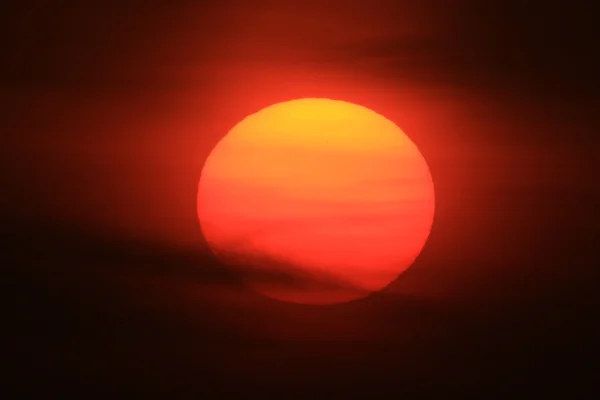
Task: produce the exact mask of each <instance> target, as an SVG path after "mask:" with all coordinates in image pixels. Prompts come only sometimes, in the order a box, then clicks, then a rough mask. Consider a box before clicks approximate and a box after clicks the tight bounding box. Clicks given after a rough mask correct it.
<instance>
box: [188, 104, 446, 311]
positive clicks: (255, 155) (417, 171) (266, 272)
mask: <svg viewBox="0 0 600 400" xmlns="http://www.w3.org/2000/svg"><path fill="white" fill-rule="evenodd" d="M197 200H198V202H197V206H198V209H197V210H198V217H199V220H200V224H201V228H202V231H203V233H204V236H205V238H206V240H207V242H208V244H209V246H210V248H211V250H212V251H213V252H214V254H215V255H216V256H217V258H219V259H220V260H221V261H222V262H223V263H224V264H226V265H228V266H229V267H231V268H233V269H235V270H236V271H238V273H239V274H240V276H241V277H242V279H243V280H244V282H245V283H246V284H247V285H248V286H249V287H250V288H252V289H253V290H255V291H257V292H259V293H262V294H263V295H266V296H268V297H271V298H275V299H278V300H283V301H289V302H295V303H307V304H331V303H340V302H347V301H351V300H355V299H358V298H362V297H366V296H368V295H369V294H370V293H373V292H376V291H379V290H381V289H383V288H384V287H386V286H387V285H388V284H389V283H390V282H392V281H393V280H395V279H396V278H397V277H398V276H399V275H400V274H401V273H402V272H403V271H405V270H406V269H407V268H409V267H410V265H411V264H412V263H413V262H414V260H415V258H416V257H417V256H418V254H419V253H420V252H421V250H422V248H423V246H424V244H425V241H426V240H427V237H428V235H429V232H430V229H431V225H432V222H433V214H434V207H435V199H434V189H433V182H432V180H431V175H430V173H429V168H428V166H427V164H426V162H425V159H424V158H423V156H422V155H421V153H420V152H419V150H418V149H417V147H416V146H415V145H414V143H413V142H412V141H411V140H410V139H409V138H408V137H407V136H406V134H404V132H403V131H402V130H401V129H400V128H399V127H398V126H396V125H395V124H394V123H393V122H391V121H390V120H388V119H386V118H384V117H383V116H381V115H379V114H377V113H376V112H374V111H372V110H370V109H368V108H365V107H362V106H358V105H355V104H351V103H347V102H343V101H337V100H329V99H301V100H292V101H288V102H283V103H278V104H275V105H272V106H270V107H267V108H264V109H262V110H260V111H258V112H256V113H254V114H252V115H249V116H248V117H246V118H245V119H243V120H242V121H241V122H239V123H238V124H237V125H236V126H234V127H233V129H231V131H230V132H229V133H228V134H227V135H226V136H225V137H224V138H223V139H222V140H221V141H220V142H219V143H218V144H217V146H216V147H215V148H214V150H213V151H212V153H211V154H210V155H209V157H208V159H207V160H206V163H205V165H204V168H203V170H202V175H201V178H200V183H199V188H198V199H197Z"/></svg>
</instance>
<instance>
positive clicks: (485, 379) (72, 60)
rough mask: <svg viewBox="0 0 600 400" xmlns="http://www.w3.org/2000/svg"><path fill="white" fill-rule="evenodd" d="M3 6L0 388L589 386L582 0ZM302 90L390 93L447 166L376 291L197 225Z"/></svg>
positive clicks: (359, 97)
mask: <svg viewBox="0 0 600 400" xmlns="http://www.w3.org/2000/svg"><path fill="white" fill-rule="evenodd" d="M3 7H6V8H5V9H4V10H3V11H2V17H1V18H2V28H1V29H2V35H1V37H2V39H1V40H2V55H1V56H0V57H1V59H2V63H1V64H0V65H1V67H0V78H1V81H0V82H1V84H2V89H3V90H2V96H1V97H0V99H1V100H2V103H1V104H2V109H3V111H4V112H3V117H2V123H3V127H2V131H3V133H4V134H3V139H2V146H1V147H0V149H1V154H0V159H1V161H0V162H1V163H2V169H1V172H0V178H1V179H2V186H3V191H2V196H1V197H0V207H1V208H0V212H1V213H0V215H1V217H2V228H1V229H2V233H3V236H2V238H3V244H4V245H5V246H6V249H5V250H4V251H3V252H2V258H5V260H4V261H2V265H3V267H2V268H3V270H4V271H5V274H4V277H3V278H2V283H3V284H5V285H6V290H3V294H5V295H6V296H7V301H5V302H4V304H3V305H5V306H6V308H7V312H6V313H5V323H4V326H6V328H5V330H6V331H8V333H9V337H10V340H7V341H6V342H5V344H7V345H8V347H9V349H10V351H9V352H8V353H6V354H8V357H6V358H5V363H6V364H8V365H9V369H10V370H11V372H12V373H11V374H8V375H6V376H4V377H3V379H5V380H6V383H7V384H6V385H3V387H6V388H8V389H11V390H12V389H19V390H26V391H27V390H41V391H43V393H51V392H53V391H55V390H59V389H72V388H76V387H77V388H79V387H84V388H85V389H87V390H100V389H108V390H110V391H113V392H117V393H119V392H121V393H122V392H125V391H129V390H137V391H143V392H157V391H158V392H168V393H173V392H190V391H193V392H197V391H209V392H213V391H230V390H233V391H237V393H239V394H242V395H245V396H250V395H252V394H253V393H255V391H261V392H262V391H268V390H272V389H280V390H283V391H284V392H283V393H290V391H293V393H296V392H298V391H303V390H306V391H308V392H310V393H312V394H313V395H315V396H317V395H325V393H329V392H330V391H331V390H336V391H339V392H341V393H344V392H346V393H356V391H357V390H364V391H365V393H374V391H377V392H378V391H380V390H381V391H402V392H418V393H423V394H428V393H431V394H433V392H438V391H439V393H448V391H453V390H475V391H485V392H486V393H489V391H490V390H491V391H494V392H497V391H505V390H513V391H515V392H516V393H519V390H520V389H521V388H523V387H532V386H533V387H535V388H537V389H543V390H552V391H555V390H556V389H557V388H555V387H554V386H555V385H559V386H561V387H562V388H564V389H565V390H567V393H569V394H571V395H573V396H575V394H578V393H580V392H582V393H591V392H590V390H592V389H591V377H592V376H594V373H595V372H597V369H595V367H594V365H593V363H594V355H593V352H592V351H591V350H592V346H591V343H592V342H591V340H592V339H594V338H595V335H594V334H593V331H592V330H591V327H592V325H593V322H594V319H595V314H594V312H593V307H592V304H593V301H594V300H595V294H594V292H595V282H596V280H595V278H596V275H597V272H596V269H595V267H594V266H595V264H596V263H595V262H594V259H593V258H595V257H596V250H595V247H594V246H595V243H596V240H597V239H596V237H597V235H594V233H595V232H597V226H596V220H597V218H596V211H595V208H596V206H597V195H598V191H597V180H598V179H597V176H596V174H595V170H594V168H593V167H592V164H593V161H595V160H592V157H593V155H594V152H595V148H596V146H597V144H598V139H597V137H596V136H595V135H594V133H595V132H596V128H597V126H598V125H597V122H598V120H597V116H596V115H595V114H596V112H597V109H598V100H597V98H598V87H597V76H596V74H597V71H598V67H599V66H598V63H597V62H596V61H595V59H594V57H593V53H594V52H593V47H594V44H595V43H596V42H595V39H596V35H595V34H596V32H595V31H594V29H593V22H594V21H593V20H592V16H591V15H592V14H591V10H589V9H588V8H586V7H587V5H586V4H583V2H582V4H578V3H577V2H571V3H569V6H568V7H567V6H566V5H564V4H561V3H558V2H556V3H555V2H548V1H546V2H543V3H542V2H540V3H536V2H527V3H526V4H525V3H521V2H492V1H487V2H486V1H477V2H475V1H463V0H461V1H454V2H443V1H433V0H430V1H424V2H418V3H417V2H404V1H369V2H367V1H355V2H342V1H328V2H316V1H304V2H291V1H290V2H288V1H279V2H275V1H273V2H268V1H248V2H241V1H237V2H236V1H222V2H215V3H210V2H170V3H167V2H164V3H163V2H161V3H158V2H145V3H142V2H139V3H134V2H124V3H119V4H117V3H115V4H112V3H111V4H108V3H106V2H104V3H102V2H98V3H93V2H41V1H29V2H14V4H13V5H11V6H3ZM298 97H331V98H339V99H343V100H347V101H351V102H356V103H359V104H363V105H365V106H368V107H370V108H373V109H374V110H376V111H378V112H380V113H382V114H384V115H386V116H387V117H389V118H391V119H392V120H394V121H395V122H396V123H397V124H398V125H399V126H400V127H402V129H403V130H404V131H405V132H406V133H407V134H408V135H409V136H410V137H411V138H412V139H413V141H414V142H415V143H416V144H417V145H418V146H419V148H420V149H421V151H422V153H423V154H424V156H425V157H426V159H427V160H428V163H429V165H430V168H431V172H432V175H433V179H434V183H435V187H436V195H437V210H436V218H435V222H434V226H433V230H432V234H431V237H430V240H429V241H428V243H427V245H426V247H425V249H424V251H423V253H422V255H421V256H420V257H419V259H418V260H417V262H416V263H415V265H414V267H413V268H412V269H411V270H409V271H408V272H407V273H406V274H404V275H403V276H402V277H401V278H400V279H399V280H398V281H397V282H395V283H394V284H392V285H391V286H390V287H389V288H388V289H387V290H385V291H384V292H383V293H380V294H377V295H374V296H372V297H371V298H369V299H366V300H364V301H361V302H356V303H350V304H345V305H338V306H332V307H326V308H315V307H303V306H297V305H290V304H283V303H277V302H274V301H270V300H268V299H265V298H262V297H260V296H258V295H255V294H253V293H251V292H248V291H247V290H245V289H243V288H242V287H241V285H240V284H239V282H238V281H237V280H236V278H235V277H234V276H231V275H230V274H229V273H228V272H227V271H226V270H224V269H223V268H222V267H221V266H220V265H219V264H218V263H217V262H216V261H215V260H214V259H213V258H212V257H211V255H210V254H209V253H208V252H207V250H206V247H205V245H204V243H203V239H202V236H201V232H200V230H199V227H198V223H197V219H196V209H195V207H196V198H195V196H196V188H197V181H198V178H199V174H200V170H201V168H202V163H203V160H204V158H205V157H206V155H207V154H208V153H209V152H210V150H211V148H212V146H213V145H214V144H215V143H216V142H217V141H218V140H219V138H220V137H221V136H222V135H223V134H224V133H225V132H226V131H227V130H228V129H229V128H230V127H231V126H232V125H233V124H235V123H236V122H237V121H238V120H239V119H241V118H243V117H244V116H245V115H247V114H248V113H251V112H253V111H256V110H258V109H260V108H262V107H263V106H266V105H269V104H272V103H274V102H277V101H282V100H288V99H291V98H298Z"/></svg>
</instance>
